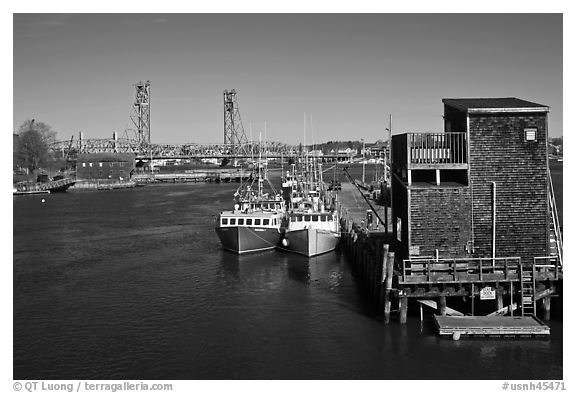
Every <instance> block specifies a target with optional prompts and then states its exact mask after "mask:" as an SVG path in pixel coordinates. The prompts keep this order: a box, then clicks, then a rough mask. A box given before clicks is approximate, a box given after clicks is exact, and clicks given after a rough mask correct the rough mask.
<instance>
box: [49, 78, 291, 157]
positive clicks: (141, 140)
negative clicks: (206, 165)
mask: <svg viewBox="0 0 576 393" xmlns="http://www.w3.org/2000/svg"><path fill="white" fill-rule="evenodd" d="M134 86H135V96H134V102H133V104H132V111H131V114H130V120H131V122H132V124H133V126H134V128H130V129H127V130H125V131H124V135H123V136H122V137H119V136H118V133H117V132H114V133H113V134H112V138H103V139H92V138H88V139H85V138H84V135H83V133H82V132H80V133H79V136H78V138H77V139H74V137H72V138H71V139H70V140H69V141H59V142H55V143H54V144H52V146H51V148H52V150H53V152H54V153H56V155H57V156H61V157H63V158H67V159H68V160H71V161H74V160H75V159H76V157H77V156H78V154H95V153H134V154H135V155H136V158H137V159H162V158H172V159H203V158H216V159H223V158H228V159H250V158H254V157H258V156H259V155H263V156H266V157H268V158H282V157H289V156H295V155H297V154H299V153H300V151H299V150H298V148H297V147H295V146H290V145H287V144H284V143H278V142H270V141H264V142H254V141H248V139H247V138H246V134H245V132H244V128H243V125H242V120H241V119H240V111H239V110H238V102H237V99H236V94H237V93H236V91H235V90H225V91H224V94H223V95H224V142H223V143H213V144H201V143H185V144H158V143H151V141H150V135H151V134H150V81H146V82H138V83H136V84H135V85H134Z"/></svg>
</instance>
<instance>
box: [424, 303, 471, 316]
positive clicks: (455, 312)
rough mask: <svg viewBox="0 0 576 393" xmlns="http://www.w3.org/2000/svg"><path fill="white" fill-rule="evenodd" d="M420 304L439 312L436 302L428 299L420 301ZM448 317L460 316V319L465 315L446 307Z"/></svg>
mask: <svg viewBox="0 0 576 393" xmlns="http://www.w3.org/2000/svg"><path fill="white" fill-rule="evenodd" d="M418 302H419V303H420V304H423V305H425V306H428V307H430V308H433V309H434V310H437V309H438V308H437V304H436V302H435V301H433V300H428V299H418ZM446 315H450V316H458V317H463V316H464V314H463V313H461V312H460V311H458V310H454V309H453V308H450V307H446Z"/></svg>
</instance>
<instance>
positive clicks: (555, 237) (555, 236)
mask: <svg viewBox="0 0 576 393" xmlns="http://www.w3.org/2000/svg"><path fill="white" fill-rule="evenodd" d="M548 183H549V184H548V188H549V190H550V191H549V192H548V204H549V207H550V228H549V236H550V256H551V257H557V258H558V262H559V264H560V267H562V251H563V244H562V230H561V229H560V219H559V217H558V209H557V207H556V198H555V197H554V188H553V187H552V176H551V175H550V169H548Z"/></svg>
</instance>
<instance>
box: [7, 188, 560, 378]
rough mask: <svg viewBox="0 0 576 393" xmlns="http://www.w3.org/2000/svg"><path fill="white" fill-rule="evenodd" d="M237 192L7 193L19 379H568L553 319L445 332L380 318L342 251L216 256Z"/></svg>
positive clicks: (411, 321)
mask: <svg viewBox="0 0 576 393" xmlns="http://www.w3.org/2000/svg"><path fill="white" fill-rule="evenodd" d="M327 180H329V179H327ZM236 186H237V184H210V183H208V184H181V185H166V186H149V187H144V188H138V189H128V190H115V191H102V192H86V193H81V192H68V193H65V194H51V195H38V196H26V197H17V198H16V197H15V198H14V202H13V206H14V228H13V231H14V379H145V380H149V379H561V378H562V323H561V322H560V321H552V323H551V326H552V337H551V338H550V339H548V340H533V339H532V340H531V339H521V340H497V339H482V340H461V341H458V342H454V341H451V340H448V339H441V338H439V337H437V336H436V335H435V332H434V329H433V326H432V322H431V320H430V318H429V315H428V316H427V318H426V320H425V321H424V324H422V325H421V324H420V321H419V319H418V316H417V315H410V317H409V320H408V324H407V325H399V324H398V323H397V322H392V323H391V324H390V325H389V326H384V325H383V323H382V321H381V317H380V316H379V315H377V314H376V313H374V311H373V310H372V309H370V307H369V306H368V305H367V302H366V300H365V299H364V297H363V295H362V292H361V290H360V288H359V286H358V283H357V282H356V280H355V278H354V275H353V274H352V272H351V269H350V265H349V263H348V261H347V259H346V255H345V254H344V253H341V252H334V253H330V254H326V255H323V256H320V257H317V258H314V259H311V260H310V261H308V260H307V259H306V258H303V257H300V256H298V255H293V254H288V253H281V252H276V251H270V252H264V253H260V254H255V255H247V256H241V257H240V256H236V255H234V254H231V253H228V252H225V251H223V250H221V248H220V244H219V241H218V238H217V236H216V234H215V232H214V229H213V216H214V215H215V214H216V213H217V212H218V210H219V209H222V208H228V207H229V206H230V205H231V203H232V200H231V197H232V193H233V190H234V189H235V187H236ZM42 199H44V200H45V202H44V203H43V202H42ZM413 311H415V310H414V307H413Z"/></svg>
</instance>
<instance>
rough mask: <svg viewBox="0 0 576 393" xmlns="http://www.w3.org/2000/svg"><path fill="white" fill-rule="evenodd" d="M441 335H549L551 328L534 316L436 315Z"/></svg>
mask: <svg viewBox="0 0 576 393" xmlns="http://www.w3.org/2000/svg"><path fill="white" fill-rule="evenodd" d="M434 323H435V325H436V327H437V328H438V333H439V334H440V335H441V336H453V335H454V334H455V333H456V334H459V335H466V336H498V337H502V336H504V337H512V336H521V337H522V336H549V335H550V328H549V327H548V326H547V325H546V324H544V323H543V322H542V321H540V320H539V319H538V318H536V317H534V316H527V317H503V316H441V315H434Z"/></svg>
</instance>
